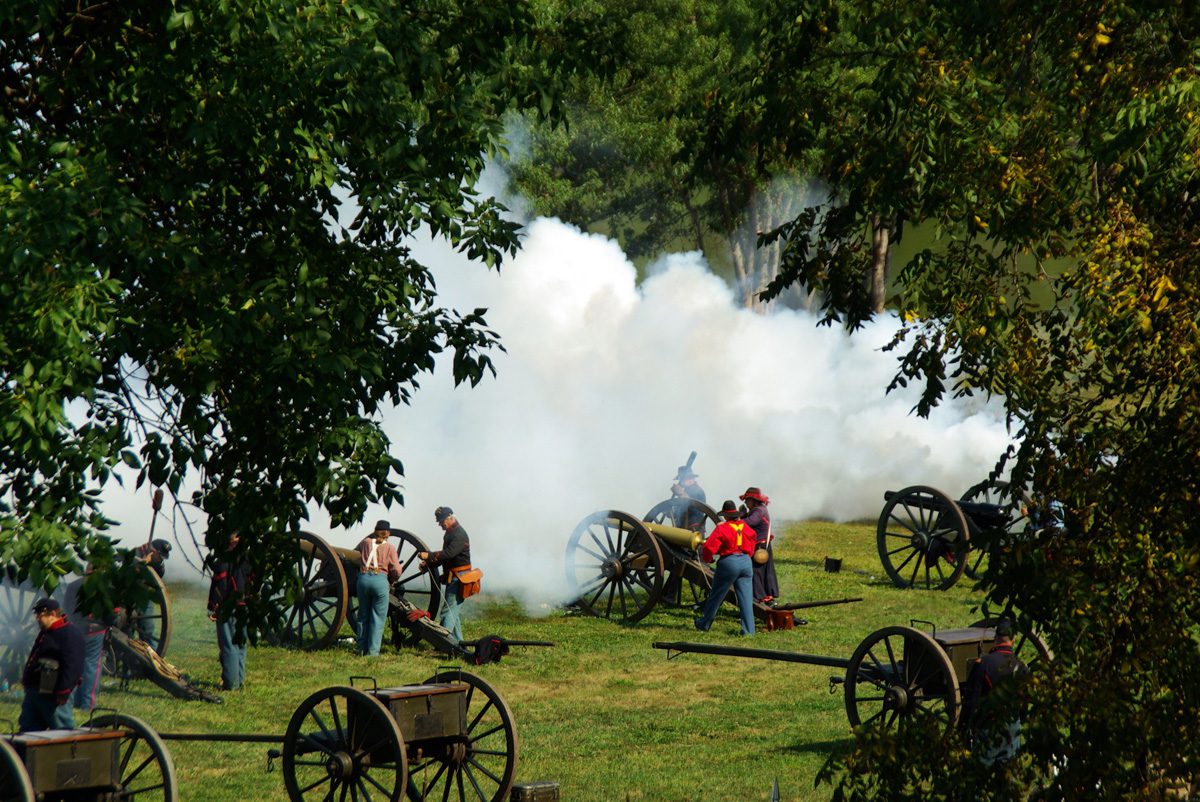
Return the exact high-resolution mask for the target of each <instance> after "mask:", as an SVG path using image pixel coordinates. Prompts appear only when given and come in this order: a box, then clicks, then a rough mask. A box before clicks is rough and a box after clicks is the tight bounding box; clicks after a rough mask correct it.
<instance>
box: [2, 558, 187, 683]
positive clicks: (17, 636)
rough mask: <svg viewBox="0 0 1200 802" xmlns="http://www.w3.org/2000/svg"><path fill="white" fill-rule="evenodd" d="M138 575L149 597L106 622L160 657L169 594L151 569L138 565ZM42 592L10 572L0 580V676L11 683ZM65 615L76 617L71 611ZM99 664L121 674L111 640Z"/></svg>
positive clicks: (29, 640) (29, 642)
mask: <svg viewBox="0 0 1200 802" xmlns="http://www.w3.org/2000/svg"><path fill="white" fill-rule="evenodd" d="M138 578H139V581H140V582H141V583H142V585H143V587H144V589H145V590H146V591H147V593H148V594H149V600H148V601H147V602H146V603H144V604H142V605H137V604H133V603H131V602H127V603H125V604H122V605H120V606H118V607H117V609H116V610H114V611H113V614H112V616H111V617H110V618H109V619H108V620H107V621H106V622H105V623H107V624H108V625H109V626H111V627H114V628H116V629H118V630H120V631H121V632H123V633H124V634H125V635H126V636H127V637H129V638H137V639H139V640H142V641H143V642H145V643H146V645H148V646H149V647H150V648H152V649H153V650H154V651H155V653H157V654H158V655H160V656H162V655H164V654H166V651H167V647H168V646H169V645H170V642H171V597H170V594H169V593H168V592H167V586H166V585H165V584H164V583H163V581H162V577H160V576H159V575H158V574H157V573H156V572H155V571H154V570H153V569H151V568H149V567H147V566H144V565H143V566H139V567H138ZM60 588H62V586H61V585H60ZM45 595H46V594H45V593H43V592H42V591H41V589H40V588H36V587H34V586H33V585H31V584H29V583H28V582H21V583H18V582H15V581H14V580H13V578H12V576H11V575H9V576H8V577H7V578H6V579H5V580H4V581H0V678H3V679H5V680H7V681H8V682H9V683H10V684H16V683H18V682H20V680H21V669H22V668H23V667H24V665H25V658H26V657H28V655H29V649H30V648H31V647H32V646H33V641H34V639H35V638H36V637H37V622H36V621H35V620H34V618H33V616H32V615H31V614H30V610H31V609H32V608H33V603H34V602H35V601H37V600H38V599H39V598H41V597H43V596H45ZM62 596H63V593H62V592H61V590H60V591H59V592H57V593H55V597H56V598H59V600H60V601H62V600H63V599H62ZM68 616H69V617H71V618H72V620H76V619H75V617H74V616H72V615H71V612H70V611H68ZM102 665H103V668H104V671H105V672H106V673H108V674H120V673H122V662H121V656H120V653H119V652H118V650H117V649H115V648H114V647H113V646H112V644H111V643H106V644H105V648H104V658H103V663H102Z"/></svg>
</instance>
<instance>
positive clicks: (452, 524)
mask: <svg viewBox="0 0 1200 802" xmlns="http://www.w3.org/2000/svg"><path fill="white" fill-rule="evenodd" d="M433 519H434V520H435V521H437V523H438V526H440V527H441V528H442V532H443V533H444V535H443V536H442V550H441V551H435V552H428V551H422V552H419V553H418V554H417V557H418V558H419V559H420V560H421V561H422V563H423V564H424V566H425V569H426V570H429V571H432V570H433V569H434V568H438V567H441V568H442V569H443V571H442V582H443V583H445V593H444V596H445V598H444V599H443V600H442V611H441V613H440V614H439V615H438V623H439V624H441V625H442V626H443V627H445V628H446V629H448V630H449V631H450V635H451V636H452V637H453V638H454V639H455V640H458V641H461V640H462V637H463V635H462V616H461V615H460V613H459V610H458V606H459V605H460V604H462V602H463V600H464V599H467V598H469V597H471V596H473V595H474V594H476V593H478V592H479V576H480V575H479V572H477V571H475V570H474V569H472V568H471V539H470V538H469V537H468V536H467V530H465V529H463V528H462V524H460V523H459V522H458V519H457V518H455V517H454V510H452V509H450V508H449V507H438V508H437V509H436V510H434V511H433Z"/></svg>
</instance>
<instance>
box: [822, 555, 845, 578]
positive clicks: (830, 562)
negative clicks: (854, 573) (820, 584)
mask: <svg viewBox="0 0 1200 802" xmlns="http://www.w3.org/2000/svg"><path fill="white" fill-rule="evenodd" d="M840 570H842V560H841V558H840V557H826V558H825V573H827V574H836V573H837V572H838V571H840Z"/></svg>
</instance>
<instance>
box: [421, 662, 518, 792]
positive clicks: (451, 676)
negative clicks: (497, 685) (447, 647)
mask: <svg viewBox="0 0 1200 802" xmlns="http://www.w3.org/2000/svg"><path fill="white" fill-rule="evenodd" d="M455 683H466V684H467V685H470V686H471V687H470V688H468V689H467V711H466V719H467V731H466V733H465V734H464V736H463V738H462V739H461V740H459V741H456V742H452V743H450V744H448V745H447V746H446V748H445V750H444V751H441V752H438V751H436V750H435V751H434V752H433V753H431V754H426V755H425V757H424V759H423V760H422V761H421V762H419V763H414V764H413V766H412V775H413V777H414V780H415V782H416V785H417V787H418V788H419V789H420V791H421V795H420V797H419V798H421V799H442V800H448V799H457V800H460V802H464V801H465V800H468V799H469V800H480V801H481V802H503V801H504V800H507V799H508V794H509V791H510V790H511V789H512V783H513V778H514V777H516V774H517V751H518V748H519V746H518V741H517V727H516V723H515V722H514V720H513V714H512V711H511V710H509V709H508V705H507V704H505V702H504V700H503V699H502V698H500V694H499V693H497V692H496V690H495V689H494V688H493V687H492V686H491V685H489V684H488V683H487V682H484V681H483V680H482V679H481V678H479V677H477V676H475V675H473V674H467V673H465V672H463V671H453V670H451V671H441V672H439V673H437V674H434V675H433V676H432V677H430V678H429V679H427V680H425V683H424V684H426V685H433V684H455ZM435 765H436V766H437V769H436V770H435V771H434V772H433V774H432V776H430V777H429V779H428V780H426V779H425V776H424V775H426V774H428V771H429V769H432V768H433V766H435ZM418 772H423V773H424V774H423V775H422V776H421V777H420V778H417V776H416V775H417V773H418Z"/></svg>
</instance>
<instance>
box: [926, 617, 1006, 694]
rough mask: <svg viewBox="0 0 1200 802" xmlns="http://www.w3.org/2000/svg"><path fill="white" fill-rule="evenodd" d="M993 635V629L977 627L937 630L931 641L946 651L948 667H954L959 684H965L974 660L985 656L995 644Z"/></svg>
mask: <svg viewBox="0 0 1200 802" xmlns="http://www.w3.org/2000/svg"><path fill="white" fill-rule="evenodd" d="M994 633H995V630H993V629H981V628H977V627H963V628H962V629H939V630H938V631H937V632H935V633H934V635H933V639H934V640H936V641H937V642H938V643H939V644H940V645H941V647H942V648H943V649H945V650H946V656H947V657H949V658H950V665H952V666H954V675H955V676H956V677H958V681H959V682H960V683H961V682H966V680H967V676H968V675H969V674H970V673H971V666H972V665H973V664H974V663H975V660H976V659H978V658H979V657H980V656H981V655H985V654H987V653H988V649H991V648H992V645H993V644H994V643H995V634H994Z"/></svg>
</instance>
